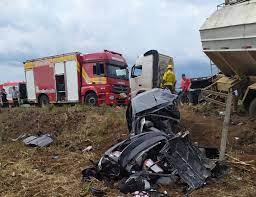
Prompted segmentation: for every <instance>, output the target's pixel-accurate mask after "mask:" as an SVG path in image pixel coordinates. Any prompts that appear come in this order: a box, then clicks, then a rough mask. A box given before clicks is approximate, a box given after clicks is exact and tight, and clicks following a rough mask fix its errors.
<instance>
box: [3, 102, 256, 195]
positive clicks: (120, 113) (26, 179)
mask: <svg viewBox="0 0 256 197" xmlns="http://www.w3.org/2000/svg"><path fill="white" fill-rule="evenodd" d="M181 113H182V123H181V124H183V125H184V126H185V127H186V128H187V129H188V130H189V131H190V133H191V137H192V140H193V141H194V142H198V143H199V144H201V145H207V146H212V147H218V146H219V143H220V131H221V127H222V122H223V117H222V116H219V115H218V114H211V113H204V111H203V110H202V109H198V108H192V107H184V108H183V109H181ZM40 133H51V134H52V135H53V136H54V143H53V144H52V145H50V146H49V147H46V148H31V147H27V146H25V145H24V144H23V143H22V142H20V140H16V138H17V137H18V136H19V135H21V134H40ZM127 135H128V133H127V127H126V121H125V110H124V109H122V108H109V107H101V108H89V107H86V106H80V105H78V106H73V107H71V106H64V107H52V106H51V107H49V108H44V109H41V108H20V109H10V110H4V111H1V112H0V196H90V195H91V194H90V193H89V192H88V191H89V188H90V187H91V186H96V187H98V188H101V189H102V188H103V189H105V190H106V191H107V192H108V196H118V195H119V196H120V195H121V194H119V193H118V190H117V188H116V185H110V184H107V183H105V184H104V183H100V182H98V181H96V180H94V181H93V182H92V183H84V182H82V181H81V171H82V170H83V169H84V168H85V167H87V166H89V165H90V161H89V160H94V161H97V160H98V159H99V158H100V156H101V154H102V153H104V151H105V150H106V149H107V148H109V147H110V146H111V145H113V144H115V143H116V142H118V141H120V140H121V139H125V138H126V137H127ZM87 146H92V147H93V150H92V151H90V152H84V151H83V150H84V148H86V147H87ZM255 151H256V119H251V118H249V117H246V116H243V117H241V116H238V115H233V116H232V125H231V128H230V133H229V143H228V155H229V156H230V158H229V160H228V162H227V164H228V165H229V174H228V175H227V176H225V177H223V178H221V179H218V180H210V181H209V183H208V184H207V185H206V186H205V187H203V188H201V189H199V190H197V191H194V192H193V193H192V195H191V196H252V197H254V196H256V178H255V177H256V176H255V172H256V171H255V168H256V160H255V158H256V153H255ZM242 161H243V162H245V163H242ZM165 189H166V188H165ZM182 189H183V188H182V187H177V186H170V188H167V190H168V193H169V195H170V196H182Z"/></svg>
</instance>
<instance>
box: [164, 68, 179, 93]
mask: <svg viewBox="0 0 256 197" xmlns="http://www.w3.org/2000/svg"><path fill="white" fill-rule="evenodd" d="M175 85H176V75H175V73H174V71H173V65H171V64H169V65H168V67H167V70H166V72H165V73H164V76H163V87H164V88H168V89H169V90H170V91H171V92H172V93H174V92H175Z"/></svg>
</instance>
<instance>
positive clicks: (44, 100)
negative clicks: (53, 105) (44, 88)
mask: <svg viewBox="0 0 256 197" xmlns="http://www.w3.org/2000/svg"><path fill="white" fill-rule="evenodd" d="M49 103H50V102H49V98H48V96H46V95H42V96H40V98H39V104H40V106H41V107H46V106H48V105H49Z"/></svg>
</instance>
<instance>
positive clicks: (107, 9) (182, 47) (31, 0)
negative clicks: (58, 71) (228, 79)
mask: <svg viewBox="0 0 256 197" xmlns="http://www.w3.org/2000/svg"><path fill="white" fill-rule="evenodd" d="M222 2H223V0H212V1H211V2H208V1H204V0H157V1H156V0H129V1H120V0H105V1H101V0H73V1H69V0H55V1H51V0H16V1H14V0H13V1H9V0H1V1H0V9H1V17H0V73H1V74H2V73H4V74H2V75H1V76H2V78H1V79H0V81H6V80H18V79H23V78H24V77H23V65H22V62H23V61H25V60H26V59H30V58H36V57H41V56H47V55H54V54H58V53H65V52H70V51H81V52H82V53H88V52H95V51H101V50H103V49H111V50H116V51H118V52H121V53H123V54H124V56H125V57H126V58H127V60H128V62H129V63H130V64H132V63H133V62H134V61H135V58H136V57H137V56H138V55H140V54H141V53H143V52H145V51H147V50H150V49H157V50H159V51H160V52H162V53H165V54H170V55H172V56H174V58H175V62H176V69H177V70H178V73H180V72H181V71H183V70H184V72H186V70H187V71H188V73H190V74H191V75H200V74H207V72H208V70H209V69H208V67H207V66H206V67H205V71H203V72H198V73H196V72H191V71H192V70H195V69H196V65H201V66H199V68H200V70H202V68H203V66H202V65H204V64H208V62H209V61H208V59H207V58H206V57H205V55H204V54H203V53H202V52H201V43H200V37H199V31H198V30H199V28H200V26H201V25H202V23H203V22H204V20H205V19H206V17H208V16H209V15H210V14H211V13H212V12H213V11H214V10H215V9H216V5H217V4H220V3H222ZM191 66H193V67H195V68H193V69H191ZM7 72H8V73H7Z"/></svg>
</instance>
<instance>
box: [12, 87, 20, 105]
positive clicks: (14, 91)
mask: <svg viewBox="0 0 256 197" xmlns="http://www.w3.org/2000/svg"><path fill="white" fill-rule="evenodd" d="M12 101H13V105H14V107H19V92H18V90H17V89H16V87H15V86H13V87H12Z"/></svg>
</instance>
